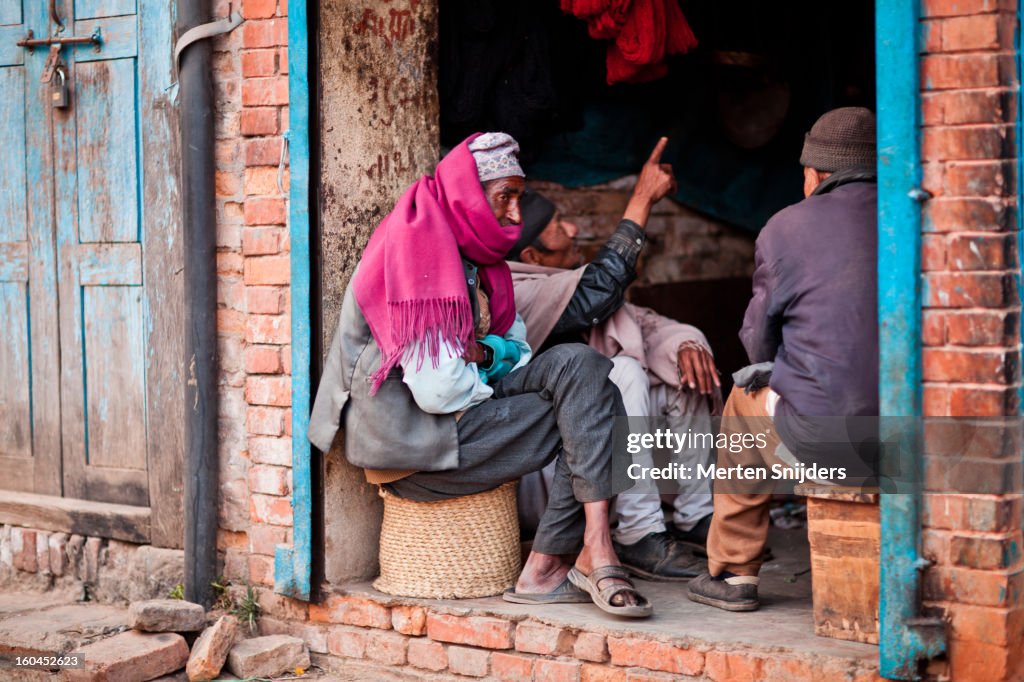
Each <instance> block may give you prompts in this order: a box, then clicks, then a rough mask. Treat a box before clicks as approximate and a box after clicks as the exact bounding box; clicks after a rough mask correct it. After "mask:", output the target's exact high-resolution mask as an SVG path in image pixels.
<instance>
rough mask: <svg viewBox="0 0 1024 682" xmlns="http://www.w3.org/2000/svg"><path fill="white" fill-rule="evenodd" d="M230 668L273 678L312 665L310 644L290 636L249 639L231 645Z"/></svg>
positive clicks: (240, 672) (238, 673) (240, 673)
mask: <svg viewBox="0 0 1024 682" xmlns="http://www.w3.org/2000/svg"><path fill="white" fill-rule="evenodd" d="M228 668H229V669H230V670H231V672H233V673H234V674H236V675H238V676H239V677H242V678H246V677H271V676H273V675H280V674H281V673H285V672H292V671H294V670H295V669H296V668H302V669H303V670H305V669H308V668H309V651H307V650H306V643H305V642H303V641H302V640H301V639H299V638H298V637H290V636H289V635H268V636H266V637H254V638H252V639H246V640H243V641H241V642H239V643H238V644H236V645H235V646H234V647H232V648H231V652H230V653H229V654H228Z"/></svg>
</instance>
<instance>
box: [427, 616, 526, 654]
mask: <svg viewBox="0 0 1024 682" xmlns="http://www.w3.org/2000/svg"><path fill="white" fill-rule="evenodd" d="M514 629H515V624H514V623H512V622H510V621H507V620H502V619H501V618H490V617H485V616H452V615H449V614H446V613H428V614H427V636H428V637H430V639H434V640H437V641H439V642H452V643H454V644H469V645H471V646H479V647H485V648H487V649H511V648H512V641H513V632H514Z"/></svg>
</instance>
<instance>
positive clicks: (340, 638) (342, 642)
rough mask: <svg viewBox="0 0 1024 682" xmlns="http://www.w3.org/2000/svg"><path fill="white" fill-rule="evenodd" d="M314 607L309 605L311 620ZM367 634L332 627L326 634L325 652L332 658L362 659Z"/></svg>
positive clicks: (351, 629)
mask: <svg viewBox="0 0 1024 682" xmlns="http://www.w3.org/2000/svg"><path fill="white" fill-rule="evenodd" d="M314 606H316V605H315V604H310V605H309V611H310V617H311V618H312V614H313V607H314ZM368 633H369V631H368V630H360V629H358V628H351V627H344V626H335V627H332V628H330V629H329V630H328V632H327V651H328V652H329V653H330V654H332V655H334V656H345V657H346V658H363V657H364V656H365V655H366V636H367V634H368Z"/></svg>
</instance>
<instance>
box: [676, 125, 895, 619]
mask: <svg viewBox="0 0 1024 682" xmlns="http://www.w3.org/2000/svg"><path fill="white" fill-rule="evenodd" d="M800 162H801V164H802V165H803V166H804V196H805V197H806V198H805V199H804V200H803V201H801V202H800V203H798V204H795V205H793V206H789V207H788V208H785V209H783V210H782V211H779V213H777V214H776V215H775V216H773V217H772V219H771V220H769V221H768V224H767V225H765V227H764V229H763V230H762V231H761V234H760V235H759V236H758V238H757V247H756V252H755V266H756V267H755V271H754V295H753V299H752V300H751V301H750V305H749V306H748V307H747V312H746V315H745V317H744V320H743V330H742V331H741V332H740V338H741V339H742V341H743V345H744V347H745V348H746V350H747V354H748V356H749V358H750V362H751V364H758V363H774V364H773V366H772V369H771V378H770V381H769V383H768V385H767V386H761V387H758V385H757V384H756V382H755V384H754V385H748V386H746V387H745V388H742V387H739V386H738V387H737V388H734V389H733V391H732V394H731V395H730V396H729V400H728V401H727V403H726V406H725V411H724V413H723V424H722V430H723V432H725V433H730V434H732V433H737V434H739V433H746V434H758V433H767V434H769V437H768V438H767V442H766V443H764V446H761V444H760V443H759V444H757V445H755V446H754V447H753V448H748V449H746V450H744V451H743V452H741V453H737V452H732V451H730V450H729V449H720V450H719V452H718V462H717V465H718V467H720V468H721V467H732V466H735V465H737V464H742V465H743V466H758V465H761V466H767V467H769V469H770V467H771V465H773V464H780V465H782V466H788V467H797V466H799V465H800V464H806V465H808V466H810V465H811V464H816V465H821V466H826V467H827V466H829V465H830V464H835V463H836V462H835V461H834V459H835V458H834V457H833V456H832V455H831V454H829V452H827V448H825V447H824V446H823V444H825V443H829V444H831V443H832V441H831V439H830V438H829V437H828V436H827V435H825V434H824V433H823V432H822V429H823V428H825V427H823V425H824V424H826V423H829V422H831V423H834V422H835V421H836V420H834V419H833V420H828V419H822V418H828V417H832V418H835V417H842V418H849V417H865V416H876V415H878V305H877V297H878V282H877V248H878V234H877V231H878V226H877V211H878V208H877V204H878V193H877V185H876V152H875V117H874V115H873V114H872V113H871V112H870V111H868V110H867V109H863V108H859V107H846V108H841V109H836V110H834V111H830V112H828V113H826V114H825V115H823V116H822V117H821V118H820V119H818V121H817V122H816V123H815V124H814V126H813V127H812V128H811V131H810V132H809V133H808V134H807V136H806V138H805V141H804V147H803V153H802V154H801V156H800ZM743 383H746V382H745V381H737V384H740V385H742V384H743ZM780 440H781V443H782V444H783V445H784V446H785V447H782V448H780V447H779V444H780ZM833 480H834V479H833ZM770 498H771V490H770V489H765V488H764V487H761V488H759V489H757V490H753V489H751V488H750V487H744V486H742V485H738V482H737V481H723V480H716V481H715V495H714V515H713V516H712V521H711V529H710V531H709V534H708V543H707V549H708V574H705V575H702V576H701V577H699V578H697V579H695V580H694V581H692V582H691V584H690V594H689V596H690V599H692V600H693V601H697V602H701V603H704V604H709V605H711V606H716V607H718V608H722V609H726V610H730V611H751V610H754V609H756V608H757V607H758V605H759V602H758V597H757V584H758V577H757V574H758V571H759V570H760V567H761V557H762V552H763V550H764V546H765V541H766V539H767V535H768V503H769V501H770Z"/></svg>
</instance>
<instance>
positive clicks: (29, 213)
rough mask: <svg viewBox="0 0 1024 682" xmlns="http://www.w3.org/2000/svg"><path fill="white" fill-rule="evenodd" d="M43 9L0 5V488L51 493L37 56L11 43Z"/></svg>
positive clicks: (48, 233) (51, 268)
mask: <svg viewBox="0 0 1024 682" xmlns="http://www.w3.org/2000/svg"><path fill="white" fill-rule="evenodd" d="M30 23H32V24H40V25H42V26H45V25H46V8H45V6H44V5H43V3H38V2H27V3H26V4H23V3H22V1H21V0H0V130H2V131H3V140H4V143H5V144H4V153H3V154H2V155H0V321H2V324H0V470H2V471H3V472H4V475H3V477H0V486H2V487H4V488H8V489H13V490H23V491H27V492H38V493H45V494H54V493H56V494H59V493H60V490H61V472H60V467H61V453H60V402H59V382H58V362H59V349H58V344H57V314H56V309H57V287H56V277H55V255H54V244H53V224H52V223H53V206H52V197H53V194H52V184H51V183H52V177H53V176H52V166H51V164H50V160H51V146H50V119H49V109H48V107H47V106H46V101H45V93H43V92H42V91H41V90H40V88H39V87H37V85H36V83H38V81H39V76H40V74H41V72H42V68H43V62H44V61H45V55H44V54H42V53H41V51H39V50H35V51H33V52H28V51H26V50H25V49H24V48H22V47H19V46H18V45H16V42H17V41H18V40H20V39H21V38H23V37H24V36H25V35H26V33H27V32H28V24H30Z"/></svg>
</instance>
